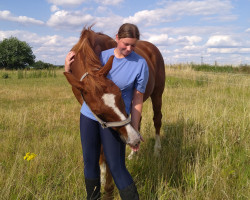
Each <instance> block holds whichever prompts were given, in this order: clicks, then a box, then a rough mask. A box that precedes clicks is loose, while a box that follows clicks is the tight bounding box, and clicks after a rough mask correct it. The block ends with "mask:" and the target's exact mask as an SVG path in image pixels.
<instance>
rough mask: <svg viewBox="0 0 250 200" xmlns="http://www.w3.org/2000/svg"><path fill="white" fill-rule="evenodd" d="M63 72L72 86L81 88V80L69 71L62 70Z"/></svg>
mask: <svg viewBox="0 0 250 200" xmlns="http://www.w3.org/2000/svg"><path fill="white" fill-rule="evenodd" d="M63 74H64V75H65V76H66V78H67V80H68V82H69V83H70V84H71V85H72V86H74V87H75V88H77V89H79V90H82V88H83V85H82V82H80V81H78V80H77V79H76V78H75V77H74V75H73V74H71V73H69V72H63Z"/></svg>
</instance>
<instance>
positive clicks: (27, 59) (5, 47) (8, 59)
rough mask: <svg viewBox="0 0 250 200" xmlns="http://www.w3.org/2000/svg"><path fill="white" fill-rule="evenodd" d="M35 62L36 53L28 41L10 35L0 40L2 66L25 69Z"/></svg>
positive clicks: (0, 61)
mask: <svg viewBox="0 0 250 200" xmlns="http://www.w3.org/2000/svg"><path fill="white" fill-rule="evenodd" d="M34 62H35V55H34V54H33V52H32V49H31V47H30V46H29V44H27V43H26V42H23V41H20V40H18V39H17V38H16V37H10V38H9V39H4V40H3V41H2V42H0V68H5V69H23V68H25V67H26V66H28V65H32V64H33V63H34Z"/></svg>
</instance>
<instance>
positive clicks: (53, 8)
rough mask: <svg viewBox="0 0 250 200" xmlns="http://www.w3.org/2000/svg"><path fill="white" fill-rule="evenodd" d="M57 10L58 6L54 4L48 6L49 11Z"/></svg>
mask: <svg viewBox="0 0 250 200" xmlns="http://www.w3.org/2000/svg"><path fill="white" fill-rule="evenodd" d="M58 10H59V8H58V7H57V6H56V5H52V6H51V7H50V11H51V12H56V11H58Z"/></svg>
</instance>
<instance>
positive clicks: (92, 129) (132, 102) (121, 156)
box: [65, 23, 148, 200]
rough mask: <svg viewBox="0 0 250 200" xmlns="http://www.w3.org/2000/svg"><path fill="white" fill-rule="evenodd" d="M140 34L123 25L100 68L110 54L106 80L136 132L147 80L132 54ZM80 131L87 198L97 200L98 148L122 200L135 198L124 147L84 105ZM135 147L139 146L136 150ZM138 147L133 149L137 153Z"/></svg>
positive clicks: (141, 64)
mask: <svg viewBox="0 0 250 200" xmlns="http://www.w3.org/2000/svg"><path fill="white" fill-rule="evenodd" d="M139 38H140V33H139V30H138V28H137V26H136V25H134V24H129V23H126V24H123V25H122V26H121V27H120V28H119V31H118V33H117V35H116V42H117V47H116V48H113V49H108V50H106V51H103V52H101V55H100V60H101V62H102V64H103V65H105V63H106V62H107V61H108V59H109V57H110V56H112V55H114V56H115V58H114V60H113V65H112V69H111V70H110V72H109V74H108V76H107V77H108V78H109V79H110V80H112V81H113V82H114V83H115V84H116V85H117V86H118V87H119V88H120V89H121V91H122V98H123V100H124V103H125V106H126V112H127V114H131V123H132V126H133V127H134V128H135V129H136V130H138V127H139V122H140V117H141V112H142V104H143V93H144V92H145V89H146V85H147V81H148V66H147V63H146V61H145V59H143V58H142V57H141V56H139V55H138V54H136V53H135V52H134V48H135V46H136V43H137V41H138V40H139ZM74 55H75V54H74V52H69V53H68V55H67V57H66V60H65V71H66V72H70V65H71V63H72V62H73V61H74ZM80 132H81V142H82V150H83V160H84V175H85V183H86V191H87V199H99V198H100V167H99V157H100V147H101V144H102V145H103V151H104V154H105V157H106V161H107V164H108V166H109V168H110V171H111V174H112V176H113V179H114V181H115V184H116V186H117V188H118V189H119V193H120V196H121V198H122V199H123V200H134V199H139V195H138V192H137V189H136V186H135V183H134V181H133V179H132V177H131V175H130V173H129V172H128V171H127V168H126V165H125V150H126V145H125V144H124V143H123V142H122V140H121V139H120V137H119V133H117V132H116V131H114V130H113V129H110V128H106V129H103V128H102V127H101V125H100V124H99V122H97V120H96V119H95V117H94V116H93V114H92V113H91V111H90V109H89V108H88V106H87V105H86V104H85V103H84V104H83V105H82V108H81V116H80ZM138 148H139V147H138ZM138 148H134V149H133V150H134V151H137V150H138Z"/></svg>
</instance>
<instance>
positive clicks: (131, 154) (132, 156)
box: [128, 151, 136, 160]
mask: <svg viewBox="0 0 250 200" xmlns="http://www.w3.org/2000/svg"><path fill="white" fill-rule="evenodd" d="M135 154H136V152H135V151H131V152H130V154H129V155H128V159H129V160H132V159H133V158H134V156H135Z"/></svg>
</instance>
